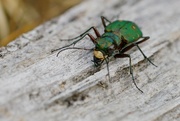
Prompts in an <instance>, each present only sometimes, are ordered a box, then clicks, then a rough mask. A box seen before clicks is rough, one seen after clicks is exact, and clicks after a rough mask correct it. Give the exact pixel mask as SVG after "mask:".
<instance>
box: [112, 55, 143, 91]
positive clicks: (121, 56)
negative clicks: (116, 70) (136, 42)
mask: <svg viewBox="0 0 180 121" xmlns="http://www.w3.org/2000/svg"><path fill="white" fill-rule="evenodd" d="M114 57H115V58H129V69H130V74H131V76H132V80H133V83H134V85H135V86H136V88H137V89H138V90H139V91H140V92H142V93H143V91H142V90H141V89H140V88H139V87H138V86H137V84H136V82H135V79H134V75H133V69H132V65H131V56H130V55H128V54H116V55H114Z"/></svg>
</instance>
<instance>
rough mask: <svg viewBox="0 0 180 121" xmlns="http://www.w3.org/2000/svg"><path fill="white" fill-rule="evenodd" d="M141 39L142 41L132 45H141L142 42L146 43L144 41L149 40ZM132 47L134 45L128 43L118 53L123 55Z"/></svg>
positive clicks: (146, 38)
mask: <svg viewBox="0 0 180 121" xmlns="http://www.w3.org/2000/svg"><path fill="white" fill-rule="evenodd" d="M143 38H144V39H143V40H141V41H137V42H134V43H136V44H141V43H143V42H144V41H146V40H148V39H149V37H143ZM134 46H135V45H134V44H133V43H130V44H128V45H127V46H125V47H124V48H122V49H121V50H120V52H121V53H124V52H126V51H128V50H130V49H131V48H133V47H134Z"/></svg>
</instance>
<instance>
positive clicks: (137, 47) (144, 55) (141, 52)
mask: <svg viewBox="0 0 180 121" xmlns="http://www.w3.org/2000/svg"><path fill="white" fill-rule="evenodd" d="M134 45H135V46H136V47H137V48H138V49H139V51H140V52H141V53H142V55H143V56H144V58H145V59H146V60H148V61H149V62H150V63H151V64H152V65H154V66H155V67H157V66H156V65H155V64H154V63H153V62H152V61H151V60H150V59H149V58H147V56H146V55H145V54H144V53H143V51H142V50H141V48H140V47H139V45H138V44H136V43H134Z"/></svg>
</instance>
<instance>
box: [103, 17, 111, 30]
mask: <svg viewBox="0 0 180 121" xmlns="http://www.w3.org/2000/svg"><path fill="white" fill-rule="evenodd" d="M105 20H106V21H107V22H109V23H111V21H109V20H108V19H107V18H106V17H104V16H101V21H102V24H103V26H104V28H105V27H106V22H105Z"/></svg>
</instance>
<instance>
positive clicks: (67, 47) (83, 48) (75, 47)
mask: <svg viewBox="0 0 180 121" xmlns="http://www.w3.org/2000/svg"><path fill="white" fill-rule="evenodd" d="M69 49H77V50H93V48H92V49H89V48H79V47H67V48H63V49H61V50H60V51H59V52H58V53H57V55H56V56H57V57H58V55H59V54H60V53H61V52H62V51H64V50H69Z"/></svg>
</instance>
